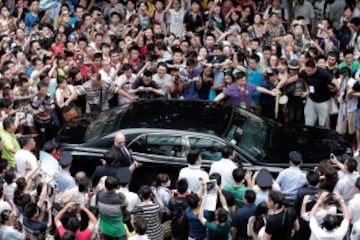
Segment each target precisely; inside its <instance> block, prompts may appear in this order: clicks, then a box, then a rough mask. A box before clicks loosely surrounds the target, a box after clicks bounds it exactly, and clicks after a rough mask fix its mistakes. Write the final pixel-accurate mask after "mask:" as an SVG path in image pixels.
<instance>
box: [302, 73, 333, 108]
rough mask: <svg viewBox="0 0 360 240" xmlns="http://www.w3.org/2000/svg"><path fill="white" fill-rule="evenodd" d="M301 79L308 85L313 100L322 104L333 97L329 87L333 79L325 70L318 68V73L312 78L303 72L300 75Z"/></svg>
mask: <svg viewBox="0 0 360 240" xmlns="http://www.w3.org/2000/svg"><path fill="white" fill-rule="evenodd" d="M299 77H300V78H302V79H304V81H305V82H306V83H307V84H308V86H309V92H310V95H309V97H310V98H311V100H313V101H314V102H317V103H321V102H326V101H328V100H329V99H330V97H331V95H330V90H329V86H328V85H330V84H331V81H332V77H331V75H330V74H329V73H328V72H327V71H326V70H325V69H321V68H317V69H316V72H315V73H314V74H313V75H311V76H309V75H307V74H306V72H305V71H302V72H300V73H299Z"/></svg>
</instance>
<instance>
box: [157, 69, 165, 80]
mask: <svg viewBox="0 0 360 240" xmlns="http://www.w3.org/2000/svg"><path fill="white" fill-rule="evenodd" d="M157 74H158V75H159V77H160V78H162V77H164V76H165V74H166V68H165V67H164V66H159V67H158V69H157Z"/></svg>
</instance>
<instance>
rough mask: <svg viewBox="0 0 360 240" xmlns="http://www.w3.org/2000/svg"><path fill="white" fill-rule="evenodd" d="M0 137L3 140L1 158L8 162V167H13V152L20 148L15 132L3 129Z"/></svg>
mask: <svg viewBox="0 0 360 240" xmlns="http://www.w3.org/2000/svg"><path fill="white" fill-rule="evenodd" d="M1 139H2V142H3V148H2V152H1V157H2V159H4V160H6V161H7V162H8V164H9V167H15V152H17V151H18V150H20V144H19V142H18V141H17V139H16V136H15V134H12V133H9V132H8V131H5V130H4V131H2V132H1ZM10 150H11V151H10Z"/></svg>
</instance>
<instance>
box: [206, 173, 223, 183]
mask: <svg viewBox="0 0 360 240" xmlns="http://www.w3.org/2000/svg"><path fill="white" fill-rule="evenodd" d="M209 179H210V180H215V181H216V184H217V185H218V186H221V175H220V174H219V173H217V172H214V173H212V174H210V176H209Z"/></svg>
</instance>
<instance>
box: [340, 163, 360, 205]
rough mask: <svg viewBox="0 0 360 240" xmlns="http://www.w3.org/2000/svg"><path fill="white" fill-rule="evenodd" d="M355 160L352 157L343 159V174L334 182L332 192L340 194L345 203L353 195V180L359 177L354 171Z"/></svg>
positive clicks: (355, 166) (354, 190)
mask: <svg viewBox="0 0 360 240" xmlns="http://www.w3.org/2000/svg"><path fill="white" fill-rule="evenodd" d="M356 169H357V161H356V160H355V159H353V158H350V159H347V160H345V163H344V169H343V171H344V173H345V175H344V176H343V177H342V178H340V179H339V181H338V182H337V183H336V185H335V188H334V192H335V193H338V194H340V195H341V196H342V197H343V198H344V200H345V202H346V203H348V202H349V201H350V199H352V198H353V197H354V195H355V192H356V189H355V181H356V179H357V178H358V177H359V173H358V172H356Z"/></svg>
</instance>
